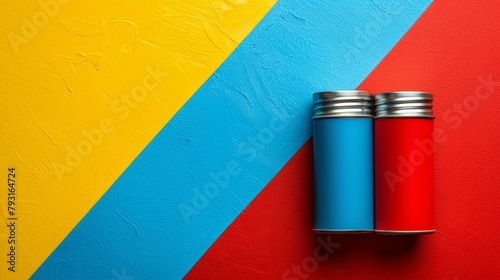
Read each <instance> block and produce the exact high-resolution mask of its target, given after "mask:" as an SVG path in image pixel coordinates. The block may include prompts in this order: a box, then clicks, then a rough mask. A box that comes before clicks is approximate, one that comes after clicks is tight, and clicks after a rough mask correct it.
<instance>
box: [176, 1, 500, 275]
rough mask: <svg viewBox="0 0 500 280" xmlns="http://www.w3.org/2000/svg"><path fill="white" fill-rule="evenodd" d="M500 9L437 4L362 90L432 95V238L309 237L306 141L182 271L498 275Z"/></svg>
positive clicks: (309, 174) (309, 152)
mask: <svg viewBox="0 0 500 280" xmlns="http://www.w3.org/2000/svg"><path fill="white" fill-rule="evenodd" d="M498 11H499V8H498V5H497V3H496V2H495V1H480V2H474V3H469V2H462V3H458V2H457V1H435V2H434V3H432V4H431V6H430V7H429V8H428V9H427V10H426V11H425V13H424V14H423V15H422V16H421V17H420V18H419V20H418V21H417V22H416V23H415V25H414V26H413V27H412V28H411V29H410V30H409V31H408V32H407V33H406V35H405V36H404V37H403V38H402V39H401V41H400V42H399V43H398V44H397V45H396V46H395V47H394V49H393V50H392V51H391V52H390V53H389V54H388V55H387V56H386V57H385V58H384V60H383V61H382V62H381V63H380V64H379V65H378V66H377V67H376V68H375V69H374V71H373V72H372V73H370V75H369V76H368V77H367V78H366V79H365V80H364V81H363V83H361V84H360V85H359V87H358V88H360V89H363V90H368V91H372V92H379V91H387V90H401V89H408V90H426V91H430V92H432V93H434V97H435V102H434V104H435V108H434V114H435V116H436V119H435V131H436V132H437V133H438V134H437V136H438V137H436V139H435V140H436V147H435V153H434V156H435V176H436V179H435V184H436V190H435V199H436V200H435V205H436V210H435V211H436V227H437V232H436V233H435V234H433V235H428V236H420V237H411V236H377V235H331V236H321V235H315V234H313V233H312V232H311V231H310V228H311V227H312V193H311V190H312V188H313V185H312V181H311V178H312V168H311V164H312V146H311V141H308V142H307V143H306V144H305V145H304V146H303V147H302V148H301V149H300V150H299V152H298V153H297V154H296V155H295V156H294V157H293V158H292V159H291V160H290V161H289V162H288V163H287V164H286V165H285V167H284V168H283V169H282V170H281V171H280V172H279V173H278V175H277V176H276V177H275V178H274V179H273V180H272V181H271V182H270V184H269V185H268V186H267V187H266V188H265V189H264V190H263V191H262V192H261V193H260V194H259V196H257V198H256V199H255V200H254V201H253V202H252V203H251V204H250V205H249V207H247V208H246V210H245V211H244V212H243V213H242V214H241V215H240V216H239V217H238V218H237V219H236V220H235V222H233V223H232V224H231V226H230V227H229V228H228V229H227V230H226V231H225V232H224V233H223V234H222V235H221V237H220V238H219V239H218V240H217V241H216V242H215V243H214V245H212V247H211V248H210V249H209V250H208V251H207V253H205V255H204V256H203V257H202V258H201V260H200V261H199V262H198V263H197V264H196V265H195V267H194V268H193V269H192V270H191V271H190V272H189V274H188V275H187V277H186V278H187V279H221V278H224V279H234V278H240V277H244V278H247V279H277V278H282V279H295V280H296V279H449V280H459V279H499V278H500V238H499V237H498V232H499V230H500V222H499V217H500V207H499V206H500V205H499V199H498V198H499V195H500V189H499V188H498V186H499V185H500V173H499V172H498V171H499V168H498V167H499V166H500V136H499V132H498V129H497V127H498V124H499V123H500V114H499V113H498V106H499V105H500V51H499V46H500V36H499V35H500V25H499V24H498V22H497V20H496V15H497V14H498ZM318 238H319V239H318ZM325 244H326V245H325ZM317 248H320V250H319V251H318V252H319V255H315V253H316V252H317V251H316V250H317ZM325 255H327V258H326V259H324V257H325ZM315 256H319V258H315ZM314 260H316V263H317V266H315V265H314V264H315V261H314Z"/></svg>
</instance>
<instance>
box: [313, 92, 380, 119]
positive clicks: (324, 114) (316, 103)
mask: <svg viewBox="0 0 500 280" xmlns="http://www.w3.org/2000/svg"><path fill="white" fill-rule="evenodd" d="M346 117H347V118H371V117H373V113H372V96H371V94H369V93H368V92H365V91H359V90H337V91H322V92H316V93H315V94H314V95H313V117H312V118H313V119H320V118H346Z"/></svg>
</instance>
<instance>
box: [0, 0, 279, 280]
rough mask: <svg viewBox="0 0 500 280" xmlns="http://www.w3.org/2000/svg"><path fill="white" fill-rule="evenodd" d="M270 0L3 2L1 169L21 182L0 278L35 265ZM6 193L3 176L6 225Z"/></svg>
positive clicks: (3, 243) (0, 211)
mask: <svg viewBox="0 0 500 280" xmlns="http://www.w3.org/2000/svg"><path fill="white" fill-rule="evenodd" d="M274 2H275V1H273V0H248V1H219V0H190V1H164V0H141V1H135V0H108V1H99V0H86V1H67V0H64V1H63V0H57V1H56V0H40V1H30V0H23V1H15V2H4V3H3V5H2V9H1V11H0V14H2V16H0V34H1V36H0V65H1V66H2V67H0V108H1V110H0V169H1V170H4V171H6V170H7V168H9V167H12V166H14V167H16V171H17V173H18V176H17V177H18V178H17V179H18V183H19V187H18V188H17V190H16V194H17V201H16V204H17V205H16V206H17V207H16V209H17V214H18V220H17V222H16V228H17V231H16V234H15V235H16V238H17V242H18V246H17V247H16V263H15V265H16V269H15V270H16V272H15V273H12V272H10V271H8V270H7V269H6V268H5V269H4V267H1V269H0V279H2V280H7V279H27V278H28V277H30V276H31V275H32V274H33V273H34V272H35V270H36V269H37V268H38V267H39V266H40V265H41V264H42V263H43V262H44V261H45V260H46V258H47V257H48V256H49V255H50V254H51V253H52V252H53V251H54V249H55V248H56V247H57V246H58V245H59V244H60V242H61V241H62V240H63V239H64V238H65V237H66V236H67V235H68V233H69V232H70V231H71V230H72V229H73V228H74V227H75V226H76V225H77V224H78V222H80V220H81V219H82V218H83V217H84V216H85V214H86V213H87V212H88V211H89V209H91V208H92V206H93V205H94V204H95V203H96V202H97V201H98V200H99V199H100V198H101V196H102V195H103V194H104V193H105V192H106V191H107V190H108V188H109V187H110V186H111V185H112V184H113V183H114V182H115V181H116V179H117V178H118V177H119V176H120V175H121V174H122V173H123V171H124V170H125V169H126V168H127V167H128V166H129V165H130V163H131V162H132V161H133V160H134V159H135V158H136V157H137V155H139V153H140V152H141V151H142V150H143V149H144V147H145V146H146V145H147V144H148V143H149V142H150V141H151V139H153V138H154V136H155V135H156V134H157V133H158V132H159V131H160V130H161V129H162V128H163V127H164V126H165V124H166V123H167V122H168V121H169V120H170V118H171V117H172V116H173V115H174V114H175V113H176V112H177V111H178V110H179V109H180V108H181V107H182V105H184V103H185V102H186V101H187V100H188V99H189V98H190V97H191V96H192V95H193V94H194V92H195V91H196V90H197V89H198V88H199V87H200V86H201V85H202V84H203V83H204V82H205V81H206V80H207V79H208V78H209V77H210V75H212V74H213V72H214V71H215V70H216V69H217V68H218V67H219V66H220V65H221V64H222V62H223V61H224V60H225V59H226V58H227V56H228V55H229V54H230V53H231V52H232V51H233V50H234V49H235V48H236V46H237V45H238V44H239V43H240V42H241V41H242V40H243V39H244V38H245V36H246V35H248V33H250V31H251V30H252V29H253V28H254V26H256V25H257V23H258V22H259V21H260V20H261V19H262V17H263V16H264V15H265V14H266V13H267V12H268V11H269V9H270V8H271V7H272V6H273V5H274ZM2 176H6V174H5V173H3V175H2ZM6 203H7V188H3V187H2V188H0V205H1V207H0V217H1V218H2V220H3V221H4V222H5V224H8V223H7V217H8V213H7V207H4V206H5V205H6ZM6 229H7V228H6V227H5V228H3V227H2V228H1V229H0V255H3V256H5V255H6V254H8V253H10V250H9V249H10V246H11V244H8V241H9V239H8V238H7V237H5V238H4V234H7V232H6V231H5V230H6ZM4 264H5V265H7V263H6V262H5V263H4ZM49 276H50V275H49ZM49 278H52V277H49Z"/></svg>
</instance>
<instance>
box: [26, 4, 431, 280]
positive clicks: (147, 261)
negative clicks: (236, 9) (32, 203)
mask: <svg viewBox="0 0 500 280" xmlns="http://www.w3.org/2000/svg"><path fill="white" fill-rule="evenodd" d="M428 4H429V3H427V2H418V3H408V2H404V3H399V4H397V5H395V4H393V5H386V6H381V5H377V4H376V3H369V4H368V3H365V2H364V1H360V2H352V1H341V2H339V3H332V2H330V1H318V2H316V3H313V4H311V3H309V4H307V3H302V2H301V1H280V2H279V3H278V4H276V5H275V6H274V7H273V8H272V10H271V11H270V12H269V13H268V14H267V15H266V17H265V18H264V19H263V20H262V21H261V23H260V24H259V25H258V26H257V27H256V28H255V29H254V30H253V31H252V33H251V34H250V35H249V36H248V37H247V38H246V40H245V41H244V42H243V43H242V44H241V45H240V46H239V47H238V48H237V49H236V50H235V51H234V52H233V54H231V56H230V57H229V58H228V59H226V61H225V62H224V64H223V65H222V66H221V67H220V68H219V69H218V70H217V71H216V72H215V73H214V75H212V77H211V78H210V79H209V80H208V81H207V82H206V83H205V84H204V85H203V86H202V87H201V88H200V89H199V90H198V92H197V93H196V94H195V95H194V96H193V97H192V98H191V99H190V100H189V101H188V103H187V104H186V105H185V106H184V107H183V108H182V109H181V110H180V111H179V112H178V113H177V114H176V116H174V118H173V119H172V120H171V121H170V122H169V123H168V124H167V125H166V126H165V127H164V128H163V129H162V131H161V132H160V133H159V134H158V135H157V136H156V137H155V138H154V139H153V140H152V141H151V143H150V144H149V145H148V146H147V147H146V148H145V149H144V150H143V152H142V153H141V154H140V155H139V156H138V157H137V158H136V160H135V161H134V162H133V163H132V164H131V165H130V166H129V168H128V169H127V170H126V171H125V172H124V173H123V174H122V176H121V177H120V178H119V179H118V180H117V181H116V183H115V184H114V185H113V186H112V187H111V188H110V189H109V190H108V192H107V193H106V194H105V195H104V196H103V197H102V198H101V199H100V201H99V202H98V203H97V204H96V205H95V206H94V207H93V208H92V209H91V211H90V212H89V213H88V214H87V215H86V216H85V217H84V219H83V220H82V221H81V222H80V223H79V224H78V225H77V227H76V228H75V229H74V230H73V231H72V232H71V233H70V234H69V235H68V237H67V238H66V239H65V240H64V241H63V242H62V243H61V244H60V245H59V247H58V248H57V249H56V250H55V251H54V252H53V253H52V255H51V256H50V257H49V258H48V259H47V260H46V261H45V263H44V264H43V265H42V266H41V267H40V268H39V269H38V271H37V272H36V273H35V274H34V276H33V278H35V279H37V278H40V279H43V278H50V276H53V275H54V271H57V273H58V275H66V276H68V277H70V276H73V277H75V276H80V277H81V278H98V277H106V275H110V277H112V275H113V274H112V272H113V271H114V272H117V271H119V272H120V271H126V273H127V275H131V276H135V277H141V278H145V279H154V278H165V277H168V278H180V277H183V276H184V275H185V274H186V273H187V272H188V271H189V269H190V268H191V267H192V266H193V265H194V264H195V263H196V261H197V260H198V259H199V258H200V257H201V256H202V254H203V253H204V252H205V251H206V250H207V249H208V247H209V246H210V245H211V244H212V243H213V242H214V241H215V240H216V239H217V238H218V237H219V235H220V234H221V233H222V232H223V231H224V229H225V228H227V226H228V225H229V224H230V223H231V222H232V221H233V220H234V219H235V218H236V217H237V215H238V214H239V213H241V211H242V210H244V209H245V207H246V206H247V205H248V204H249V203H250V202H251V201H252V199H253V198H254V197H255V196H256V195H257V194H258V193H259V192H260V191H261V190H262V189H263V188H264V186H265V185H266V184H267V183H268V182H269V181H270V180H271V179H272V178H273V176H275V174H276V173H277V172H278V171H279V170H280V169H281V167H282V166H283V165H284V164H285V163H286V162H287V161H288V160H289V159H290V158H291V157H292V156H293V155H294V154H295V153H296V152H297V150H298V149H299V148H300V147H301V146H302V145H303V144H304V143H305V142H306V140H307V139H308V138H309V137H310V128H309V124H310V120H309V118H310V110H311V105H310V103H311V93H312V92H314V91H318V90H324V89H330V88H355V87H356V86H357V85H358V84H359V83H360V82H361V81H362V80H363V79H364V78H365V77H366V76H367V75H368V74H369V73H370V72H371V70H372V69H373V68H374V67H375V66H376V65H377V64H378V62H379V61H380V60H381V59H382V58H383V57H384V56H385V55H386V54H387V53H388V52H389V50H390V49H391V48H392V47H393V46H394V45H395V44H396V42H397V41H398V40H399V38H401V37H402V36H403V34H404V33H405V32H406V30H408V28H409V27H410V26H411V25H412V24H413V22H414V21H415V20H416V19H417V18H418V17H419V15H420V14H421V13H422V12H423V11H424V10H425V8H426V7H427V6H428ZM103 275H104V276H103Z"/></svg>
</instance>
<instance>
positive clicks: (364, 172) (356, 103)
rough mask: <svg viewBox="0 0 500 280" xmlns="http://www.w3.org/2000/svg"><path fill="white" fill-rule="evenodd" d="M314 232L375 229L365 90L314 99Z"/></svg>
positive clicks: (369, 115) (369, 102) (319, 94)
mask: <svg viewBox="0 0 500 280" xmlns="http://www.w3.org/2000/svg"><path fill="white" fill-rule="evenodd" d="M313 99H314V103H313V112H314V115H313V118H312V119H313V120H312V123H313V149H314V211H315V215H314V229H313V230H314V231H316V232H320V233H362V232H371V231H373V229H374V213H373V122H372V96H371V94H369V93H367V92H363V91H329V92H317V93H315V94H314V96H313Z"/></svg>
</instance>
